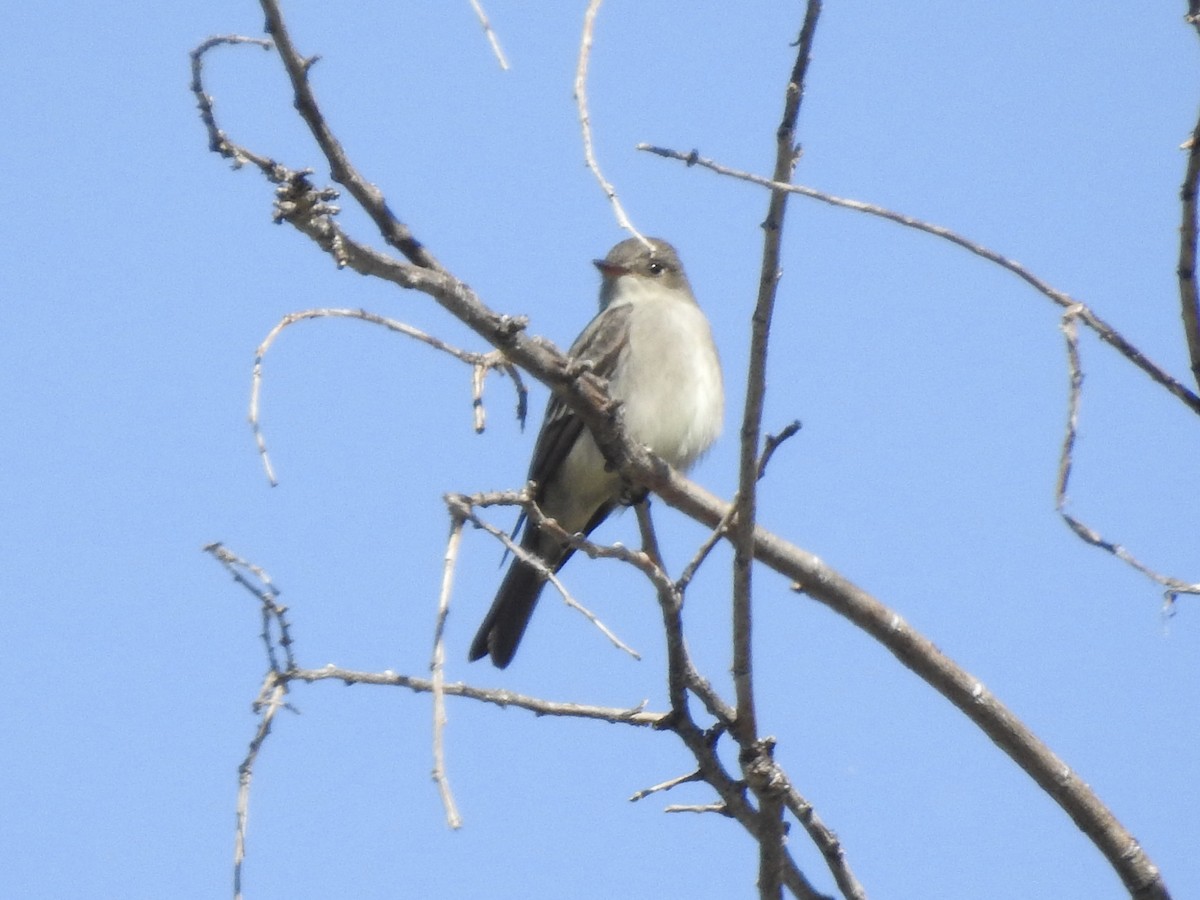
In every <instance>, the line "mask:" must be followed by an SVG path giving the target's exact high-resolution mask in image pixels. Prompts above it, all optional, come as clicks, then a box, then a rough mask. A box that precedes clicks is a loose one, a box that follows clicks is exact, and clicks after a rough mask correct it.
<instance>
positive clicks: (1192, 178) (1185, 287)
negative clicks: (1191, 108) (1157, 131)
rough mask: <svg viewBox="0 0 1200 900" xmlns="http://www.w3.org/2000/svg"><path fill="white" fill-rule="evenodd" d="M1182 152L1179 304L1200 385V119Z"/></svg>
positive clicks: (1189, 352)
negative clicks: (1199, 281)
mask: <svg viewBox="0 0 1200 900" xmlns="http://www.w3.org/2000/svg"><path fill="white" fill-rule="evenodd" d="M1181 149H1184V150H1186V151H1187V155H1188V157H1187V167H1186V169H1185V172H1184V176H1183V186H1182V187H1181V188H1180V190H1179V199H1180V201H1181V206H1182V221H1181V222H1180V225H1179V266H1178V275H1179V303H1180V310H1181V312H1182V315H1183V333H1184V337H1186V338H1187V345H1188V356H1189V358H1190V359H1191V365H1192V378H1193V379H1194V380H1195V382H1196V384H1197V385H1200V296H1198V294H1197V290H1196V190H1197V185H1198V184H1200V119H1198V120H1197V122H1196V127H1195V128H1194V129H1192V136H1191V138H1189V139H1188V141H1187V143H1185V144H1184V145H1183V147H1182V148H1181Z"/></svg>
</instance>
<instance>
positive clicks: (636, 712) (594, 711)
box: [288, 664, 667, 728]
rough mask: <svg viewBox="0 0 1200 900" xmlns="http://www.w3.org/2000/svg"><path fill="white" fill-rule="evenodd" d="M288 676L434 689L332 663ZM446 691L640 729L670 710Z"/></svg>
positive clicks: (458, 685)
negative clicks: (659, 710)
mask: <svg viewBox="0 0 1200 900" xmlns="http://www.w3.org/2000/svg"><path fill="white" fill-rule="evenodd" d="M288 675H289V678H290V680H293V681H309V682H312V681H340V682H342V683H343V684H373V685H381V686H388V687H401V688H406V689H408V690H410V691H412V692H413V693H417V694H427V693H430V692H432V691H433V682H432V681H431V680H429V679H425V678H413V677H411V676H408V675H399V674H397V673H395V672H360V671H356V670H354V669H343V668H341V667H339V666H334V665H332V664H331V665H327V666H325V667H324V668H321V669H293V670H292V671H291V672H289V673H288ZM442 691H443V693H445V695H446V696H447V697H466V698H467V699H470V700H477V701H479V702H481V703H490V704H492V705H493V706H500V707H509V706H515V707H517V708H518V709H524V710H528V711H529V712H532V713H534V714H535V715H538V716H559V717H562V718H570V719H596V720H598V721H601V722H612V723H614V724H619V725H635V726H637V727H639V728H658V727H661V725H662V723H663V721H664V720H665V719H666V717H667V714H666V713H659V712H647V711H646V704H645V703H644V702H643V703H639V704H638V705H637V706H632V707H629V708H624V709H622V708H618V707H613V706H592V705H589V704H585V703H560V702H558V701H554V700H543V699H541V698H539V697H530V696H528V695H527V694H516V693H513V692H512V691H505V690H489V689H486V688H478V687H474V686H473V685H469V684H463V683H462V682H460V681H459V682H448V683H446V684H444V685H443V686H442Z"/></svg>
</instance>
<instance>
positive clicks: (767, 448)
mask: <svg viewBox="0 0 1200 900" xmlns="http://www.w3.org/2000/svg"><path fill="white" fill-rule="evenodd" d="M799 430H800V420H799V419H794V420H793V421H791V422H789V423H788V424H787V425H786V426H785V427H784V429H783V430H782V431H780V432H779V434H768V435H767V439H766V442H765V443H764V444H763V452H762V456H761V457H759V460H758V480H759V481H762V479H763V476H764V475H766V474H767V463H769V462H770V461H771V457H772V456H774V455H775V451H776V450H778V449H779V445H780V444H782V443H783V442H784V441H786V440H787V439H788V438H790V437H792V436H793V435H795V434H796V433H797V432H798V431H799Z"/></svg>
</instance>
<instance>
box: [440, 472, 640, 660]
mask: <svg viewBox="0 0 1200 900" xmlns="http://www.w3.org/2000/svg"><path fill="white" fill-rule="evenodd" d="M513 496H514V499H513V500H512V501H511V502H512V503H513V504H516V505H518V506H521V507H522V508H523V509H524V510H525V511H526V513H527V514H528V515H529V516H530V519H531V521H532V522H533V524H534V525H536V526H537V527H538V528H540V529H544V530H546V531H548V532H549V533H550V534H553V535H554V536H555V537H556V538H558V539H559V540H562V541H563V542H564V543H568V544H571V545H572V546H573V547H574V548H575V549H577V550H582V551H583V552H584V553H587V554H588V555H589V556H609V557H614V558H620V559H626V561H632V560H631V559H628V558H627V557H629V555H630V554H629V551H627V550H625V549H624V548H619V549H618V548H605V547H601V546H600V545H598V544H593V543H591V541H588V540H587V539H586V538H583V537H581V536H580V535H573V534H568V533H567V532H566V531H565V530H564V529H562V528H560V527H559V524H558V522H557V521H555V520H554V519H548V518H546V516H545V515H544V514H543V513H542V511H541V510H540V509H539V508H538V506H537V504H536V503H534V502H533V500H532V496H531V495H530V494H529V493H528V492H519V493H517V494H514V495H513ZM443 499H444V500H445V502H446V505H447V506H448V507H449V508H450V514H451V515H452V516H456V517H461V518H463V519H465V520H466V521H468V522H470V523H471V524H472V525H474V526H475V527H476V528H481V529H483V530H484V531H486V532H487V533H488V534H490V535H491V536H492V537H494V538H496V540H498V541H500V543H502V544H503V545H504V547H505V549H506V550H507V551H508V552H510V553H512V554H513V555H514V556H516V557H517V558H518V559H520V560H521V561H522V562H524V563H527V564H529V565H530V566H532V567H533V568H534V569H536V570H537V571H538V573H539V574H541V575H542V576H543V577H545V579H546V580H547V581H549V582H550V583H551V584H552V585H554V589H555V590H557V591H558V593H559V596H561V597H562V599H563V602H564V603H566V604H567V606H569V607H570V608H571V609H573V610H575V611H576V612H578V613H581V614H582V615H583V617H584V618H586V619H587V620H588V621H589V622H591V623H592V625H594V626H595V627H596V628H597V629H598V630H599V631H600V633H601V634H603V635H604V636H605V637H606V638H608V639H609V641H610V642H611V643H612V644H613V646H614V647H616V648H617V649H619V650H624V651H625V652H626V653H628V654H629V655H630V656H632V657H633V658H634V659H641V658H642V656H641V654H640V653H638V652H637V651H636V650H634V649H633V648H632V647H630V646H629V645H628V644H626V643H625V642H624V641H622V640H621V639H620V638H619V637H617V636H616V635H615V634H614V633H613V632H612V630H611V629H609V627H608V626H607V625H605V624H604V623H603V622H602V621H600V618H599V617H598V616H597V615H596V614H595V613H594V612H592V611H591V610H590V609H588V608H587V607H586V606H584V605H583V604H582V603H580V602H579V601H578V600H576V599H575V598H574V597H573V596H572V595H571V592H570V591H568V590H567V587H566V585H565V584H563V583H562V581H561V580H560V579H559V577H558V575H557V574H555V573H554V572H552V571H551V570H550V569H549V568H548V567H547V566H546V563H545V562H544V561H543V560H542V559H540V558H539V557H538V556H537V555H536V554H533V553H530V552H529V551H528V550H526V549H525V548H524V547H522V546H521V545H520V544H518V543H517V542H516V541H514V540H513V539H512V538H511V537H509V535H507V534H505V533H504V532H503V531H501V530H500V529H499V528H497V527H496V526H495V525H493V524H491V523H490V522H487V521H485V520H484V519H481V518H480V517H479V516H478V515H476V514H475V511H474V510H473V509H472V506H473V505H474V504H473V503H472V498H471V497H470V496H469V495H467V494H446V495H445V496H444V497H443Z"/></svg>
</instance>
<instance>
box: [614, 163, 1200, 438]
mask: <svg viewBox="0 0 1200 900" xmlns="http://www.w3.org/2000/svg"><path fill="white" fill-rule="evenodd" d="M637 149H639V150H645V151H646V152H648V153H653V154H655V155H656V156H663V157H666V158H667V159H677V160H679V161H681V162H684V163H686V164H687V165H688V166H700V167H701V168H704V169H708V170H709V171H712V172H716V173H717V174H718V175H726V176H728V177H730V178H736V179H739V180H740V181H748V182H750V183H751V184H757V185H760V186H762V187H765V188H770V189H771V190H773V191H775V190H780V191H790V192H791V193H793V194H800V195H801V196H803V197H809V198H811V199H813V200H819V201H820V202H821V203H827V204H829V205H830V206H840V207H843V208H845V209H853V210H856V211H858V212H863V213H867V214H868V215H872V216H879V217H880V218H881V219H887V220H888V221H889V222H895V223H896V224H898V225H903V226H905V227H906V228H914V229H916V230H917V231H923V232H925V233H926V234H932V235H934V236H935V237H940V238H942V239H943V240H947V241H949V242H950V243H952V244H955V245H956V246H959V247H962V248H963V249H964V250H968V251H970V252H971V253H974V254H975V255H976V256H981V257H983V258H984V259H986V260H988V261H989V262H993V263H995V264H996V265H998V266H1000V267H1001V268H1002V269H1006V270H1007V271H1009V272H1011V273H1012V274H1014V275H1016V276H1017V277H1018V278H1020V279H1021V280H1022V281H1024V282H1025V283H1026V284H1028V285H1029V286H1030V287H1032V288H1033V289H1034V290H1036V291H1037V292H1038V293H1039V294H1042V295H1043V296H1045V297H1048V298H1049V299H1050V300H1052V301H1053V302H1054V303H1055V304H1056V305H1057V306H1059V307H1061V308H1062V309H1064V310H1065V309H1067V308H1070V307H1079V310H1080V311H1079V313H1078V318H1079V321H1080V322H1082V323H1083V324H1084V325H1086V326H1087V327H1088V328H1090V329H1091V330H1092V331H1094V332H1095V333H1096V335H1097V336H1098V337H1099V338H1100V340H1102V341H1104V342H1105V343H1106V344H1108V345H1110V346H1111V347H1114V348H1115V349H1116V350H1117V352H1118V353H1120V354H1121V355H1122V356H1124V357H1125V358H1126V359H1127V360H1129V361H1130V362H1131V363H1133V364H1134V365H1135V366H1137V367H1138V368H1139V369H1141V370H1142V371H1143V372H1145V373H1146V374H1147V375H1149V376H1150V378H1151V379H1152V380H1153V381H1154V382H1155V383H1156V384H1158V385H1159V386H1160V387H1162V388H1164V389H1166V390H1167V392H1168V393H1170V394H1171V395H1172V396H1174V397H1175V398H1177V399H1178V400H1180V401H1181V402H1183V404H1184V405H1186V406H1187V407H1188V408H1189V409H1190V410H1191V411H1192V412H1194V413H1196V414H1197V415H1200V396H1197V395H1196V394H1194V393H1192V392H1191V391H1190V390H1188V389H1187V388H1186V387H1185V386H1184V385H1182V384H1180V383H1179V381H1178V380H1176V379H1175V378H1173V377H1172V376H1171V375H1170V374H1168V373H1167V372H1166V370H1164V369H1163V368H1162V367H1160V366H1158V365H1156V364H1155V363H1154V362H1152V361H1151V360H1150V359H1148V358H1147V357H1146V355H1145V354H1144V353H1142V351H1141V350H1139V349H1138V348H1137V347H1135V346H1134V345H1133V344H1132V343H1131V342H1130V341H1129V340H1128V339H1126V338H1125V336H1124V335H1122V334H1121V333H1120V332H1118V331H1117V330H1116V329H1115V328H1113V327H1112V326H1111V325H1109V324H1108V322H1106V321H1104V320H1103V319H1101V318H1100V317H1099V316H1098V315H1096V313H1094V312H1093V311H1092V310H1091V309H1090V308H1089V307H1087V306H1086V305H1083V304H1080V303H1079V301H1078V300H1075V299H1074V298H1073V297H1071V296H1070V295H1068V294H1065V293H1063V292H1062V291H1060V290H1057V289H1055V288H1053V287H1051V286H1050V285H1049V284H1048V283H1047V282H1045V281H1043V280H1042V279H1041V278H1039V277H1038V276H1036V275H1034V274H1033V273H1032V272H1030V271H1029V270H1028V269H1026V268H1025V267H1024V266H1022V265H1021V264H1020V263H1018V262H1014V261H1013V260H1011V259H1008V258H1007V257H1004V256H1001V255H1000V254H999V253H997V252H996V251H995V250H990V249H988V248H987V247H985V246H983V245H982V244H977V243H975V242H974V241H971V240H968V239H967V238H965V237H963V236H961V235H960V234H958V233H957V232H954V231H951V230H950V229H949V228H944V227H942V226H941V225H933V224H931V223H929V222H923V221H921V220H920V219H916V218H913V217H912V216H906V215H904V214H903V213H898V212H893V211H892V210H890V209H885V208H884V207H882V206H876V205H875V204H873V203H863V202H862V201H861V200H849V199H846V198H844V197H837V196H834V195H833V194H827V193H825V192H824V191H818V190H816V189H814V188H810V187H805V186H803V185H799V184H781V183H779V182H777V181H773V180H772V179H770V178H763V177H762V176H761V175H754V174H751V173H750V172H743V171H740V170H738V169H731V168H729V167H728V166H723V165H721V164H720V163H716V162H713V161H712V160H710V159H705V158H704V157H702V156H700V155H699V154H697V153H696V152H695V151H692V152H691V153H680V152H679V151H678V150H669V149H666V148H663V147H654V146H652V145H650V144H638V148H637Z"/></svg>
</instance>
